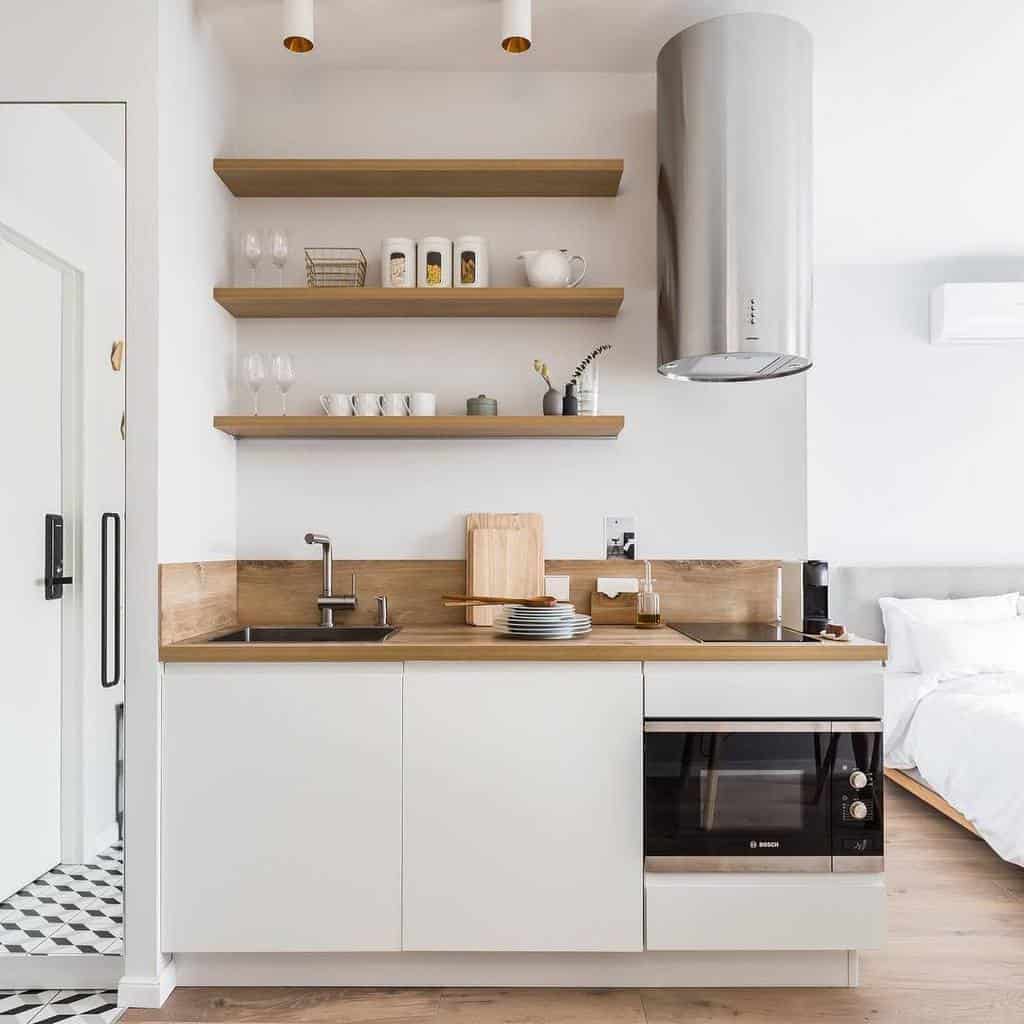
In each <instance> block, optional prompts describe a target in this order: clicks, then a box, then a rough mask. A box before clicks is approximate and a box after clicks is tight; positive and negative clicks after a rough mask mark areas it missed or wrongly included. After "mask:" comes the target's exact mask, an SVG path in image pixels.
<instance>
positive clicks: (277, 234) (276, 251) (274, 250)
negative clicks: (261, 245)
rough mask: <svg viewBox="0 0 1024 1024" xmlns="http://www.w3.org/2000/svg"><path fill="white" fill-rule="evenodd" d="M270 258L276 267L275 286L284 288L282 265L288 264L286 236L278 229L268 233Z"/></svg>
mask: <svg viewBox="0 0 1024 1024" xmlns="http://www.w3.org/2000/svg"><path fill="white" fill-rule="evenodd" d="M270 258H271V259H272V260H273V262H274V266H275V267H277V285H278V287H279V288H283V287H284V265H285V263H287V262H288V236H287V235H286V234H285V233H284V232H283V231H282V230H281V229H280V228H275V229H274V230H273V231H271V232H270Z"/></svg>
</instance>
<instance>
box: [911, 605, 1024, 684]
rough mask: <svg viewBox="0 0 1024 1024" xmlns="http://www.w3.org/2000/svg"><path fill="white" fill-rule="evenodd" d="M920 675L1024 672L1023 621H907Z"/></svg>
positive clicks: (953, 677)
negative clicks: (919, 667)
mask: <svg viewBox="0 0 1024 1024" xmlns="http://www.w3.org/2000/svg"><path fill="white" fill-rule="evenodd" d="M907 622H908V625H909V628H910V634H911V637H912V640H913V644H914V648H915V650H916V651H917V657H918V661H919V662H920V665H921V671H922V673H924V674H925V675H931V676H934V677H935V678H936V679H939V680H941V679H955V678H956V677H957V676H976V675H980V674H981V673H983V672H1024V619H1021V618H1015V619H1004V620H1002V621H997V622H949V623H931V622H919V621H917V620H916V619H913V618H909V617H908V619H907Z"/></svg>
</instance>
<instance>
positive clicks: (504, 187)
mask: <svg viewBox="0 0 1024 1024" xmlns="http://www.w3.org/2000/svg"><path fill="white" fill-rule="evenodd" d="M213 169H214V171H215V172H216V174H217V175H218V176H219V177H220V179H221V181H223V182H224V184H225V185H227V187H228V188H229V189H231V191H232V193H234V195H236V196H242V197H256V196H276V197H288V198H301V197H317V198H320V197H333V196H357V197H358V196H362V197H370V196H491V197H502V196H504V197H509V196H520V197H522V196H614V195H616V194H617V193H618V191H619V181H620V179H621V178H622V161H621V160H262V159H244V160H234V159H225V158H219V157H218V158H216V159H215V160H214V161H213Z"/></svg>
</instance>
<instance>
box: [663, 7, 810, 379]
mask: <svg viewBox="0 0 1024 1024" xmlns="http://www.w3.org/2000/svg"><path fill="white" fill-rule="evenodd" d="M811 48H812V47H811V36H810V33H809V32H808V31H807V30H806V29H805V28H804V27H803V26H802V25H799V24H797V23H796V22H795V21H791V20H789V19H788V18H782V17H778V16H776V15H771V14H729V15H725V16H724V17H721V18H713V19H711V20H710V21H703V22H700V23H699V24H697V25H694V26H693V27H692V28H688V29H686V30H685V31H684V32H680V33H679V34H678V35H677V36H673V38H672V39H670V40H669V41H668V42H667V43H666V44H665V45H664V46H663V47H662V50H661V53H660V54H659V55H658V371H659V372H660V373H662V374H664V375H665V376H666V377H672V378H674V379H677V380H700V381H738V380H765V379H768V378H771V377H785V376H788V375H789V374H793V373H800V372H801V371H802V370H806V369H807V368H808V367H809V366H810V365H811V350H810V318H811V258H812V256H811V245H812V238H811V201H812V200H811V60H812V58H811Z"/></svg>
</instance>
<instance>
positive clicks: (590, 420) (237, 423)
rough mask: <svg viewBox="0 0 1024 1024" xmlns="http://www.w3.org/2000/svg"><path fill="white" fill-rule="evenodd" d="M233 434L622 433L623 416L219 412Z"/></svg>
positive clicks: (217, 422) (218, 421) (219, 423)
mask: <svg viewBox="0 0 1024 1024" xmlns="http://www.w3.org/2000/svg"><path fill="white" fill-rule="evenodd" d="M213 425H214V427H216V428H217V430H222V431H223V432H224V433H225V434H231V435H232V436H233V437H305V438H316V437H334V438H353V439H356V438H417V437H421V438H439V437H443V438H467V439H468V438H502V437H508V438H517V437H518V438H524V437H578V438H585V437H618V436H619V433H620V432H621V431H622V428H623V427H624V426H625V418H624V417H622V416H215V417H214V418H213Z"/></svg>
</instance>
